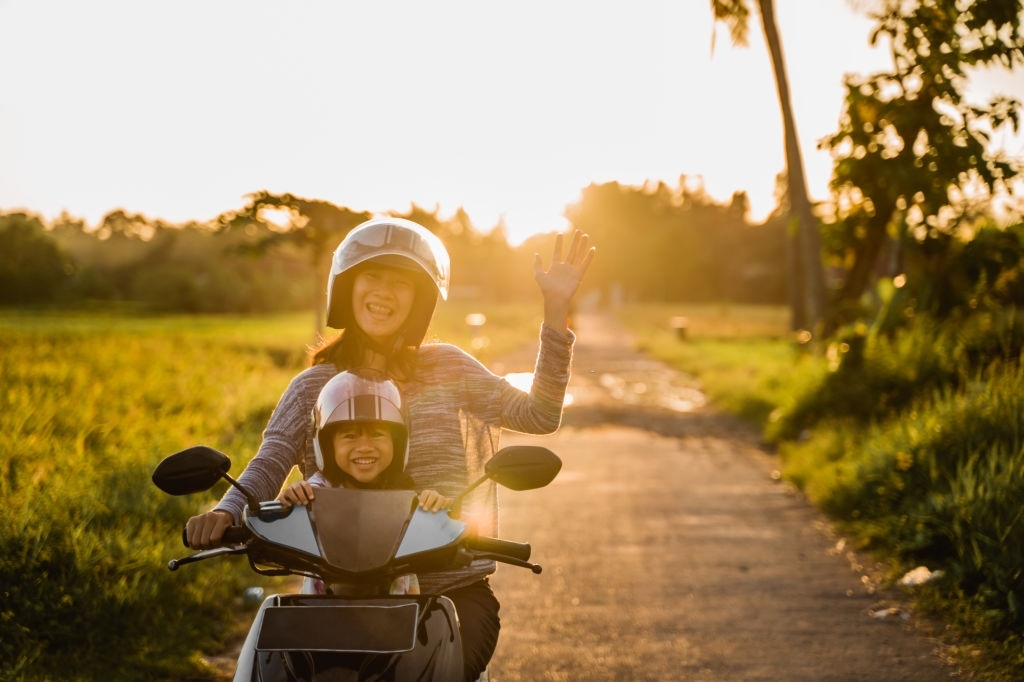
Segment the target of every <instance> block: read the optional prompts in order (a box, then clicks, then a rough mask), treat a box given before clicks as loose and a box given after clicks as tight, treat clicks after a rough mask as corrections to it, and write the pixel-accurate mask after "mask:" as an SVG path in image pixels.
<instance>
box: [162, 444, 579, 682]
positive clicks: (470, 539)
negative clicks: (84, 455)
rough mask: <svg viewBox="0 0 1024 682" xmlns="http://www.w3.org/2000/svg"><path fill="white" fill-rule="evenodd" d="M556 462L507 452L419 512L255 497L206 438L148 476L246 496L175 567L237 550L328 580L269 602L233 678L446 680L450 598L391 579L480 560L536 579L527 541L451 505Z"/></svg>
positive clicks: (453, 656)
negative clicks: (473, 524) (227, 522)
mask: <svg viewBox="0 0 1024 682" xmlns="http://www.w3.org/2000/svg"><path fill="white" fill-rule="evenodd" d="M561 466H562V462H561V460H560V459H559V458H558V456H557V455H555V454H554V453H553V452H551V451H550V450H548V449H546V448H543V447H539V446H529V445H514V446H509V447H505V448H502V449H501V450H499V451H498V452H497V453H495V455H494V457H492V458H491V459H490V461H488V462H487V465H486V467H485V469H484V475H483V476H481V477H480V478H479V479H478V480H476V481H474V482H472V483H471V484H470V485H469V486H468V487H467V488H466V489H465V490H464V491H463V492H462V493H461V494H460V495H459V496H458V497H457V498H456V499H455V502H454V503H453V504H452V507H451V508H452V509H453V510H455V511H453V512H451V513H449V512H448V511H440V512H427V511H424V510H422V509H420V508H419V506H418V504H417V499H416V493H415V492H413V491H411V490H361V489H350V488H321V489H318V490H317V493H316V499H315V500H313V501H312V502H310V504H309V505H293V506H291V507H286V506H284V505H283V504H282V503H281V502H279V501H277V500H270V501H260V500H257V499H255V497H254V496H253V494H252V493H251V492H249V491H248V490H246V489H245V488H244V487H243V486H242V485H241V484H239V483H238V481H236V480H234V479H233V478H232V477H231V476H229V475H228V471H229V470H230V468H231V460H230V458H228V456H227V455H225V454H223V453H221V452H218V451H217V450H215V449H213V448H210V447H207V446H203V445H198V446H194V447H191V448H188V449H186V450H182V451H181V452H177V453H175V454H173V455H169V456H168V457H166V458H165V459H164V460H163V461H161V462H160V464H159V465H158V466H157V468H156V469H155V470H154V472H153V475H152V478H153V482H154V483H155V484H156V486H157V487H158V488H160V489H161V490H162V491H164V492H165V493H168V494H170V495H188V494H192V493H197V492H202V491H206V490H209V489H210V488H212V487H213V486H214V485H215V484H216V483H217V482H218V481H220V480H222V479H223V480H226V481H227V482H228V483H229V484H231V485H232V486H234V487H236V488H238V489H239V490H240V491H241V492H242V493H243V494H244V495H245V496H246V500H247V505H246V509H245V512H244V515H243V520H242V524H241V525H240V526H232V527H230V528H228V529H227V532H226V533H225V535H224V539H223V541H222V546H220V547H216V548H213V549H207V550H202V551H198V552H196V553H194V554H192V555H190V556H186V557H184V558H178V559H172V560H171V561H169V562H168V568H169V569H170V570H172V571H174V570H177V569H178V568H180V567H181V566H184V565H185V564H189V563H194V562H197V561H205V560H209V559H215V558H220V557H233V556H244V557H246V558H247V559H248V561H249V565H250V567H251V568H252V570H253V571H255V572H256V573H258V574H261V575H268V576H280V575H297V576H304V577H306V578H307V579H314V580H321V581H323V584H324V585H325V586H326V587H327V589H326V590H325V591H326V592H327V594H306V593H305V590H304V591H303V592H302V593H288V594H274V595H270V596H268V597H267V598H266V599H264V601H263V603H262V605H261V606H260V607H259V609H258V611H257V613H256V615H255V617H254V618H253V622H252V625H251V626H250V629H249V633H248V635H247V637H246V640H245V643H244V644H243V646H242V650H241V653H240V654H239V657H238V660H237V663H236V668H235V673H234V678H233V679H234V680H235V682H255V681H260V682H292V681H295V680H311V681H312V680H317V681H325V680H331V681H335V680H338V681H341V680H344V681H345V682H350V681H351V682H355V681H359V682H363V681H366V682H369V681H370V680H380V681H388V682H403V681H404V680H423V681H428V680H445V681H449V680H459V679H461V677H462V674H463V673H462V669H463V661H462V640H461V637H460V633H459V620H458V613H456V610H455V607H454V605H453V604H452V602H451V600H449V599H448V598H447V597H444V596H443V595H431V594H401V595H396V594H391V593H390V587H391V585H392V583H393V581H394V580H395V579H396V578H400V577H401V576H408V575H409V574H415V573H418V572H424V571H435V570H443V569H445V568H454V567H461V566H467V565H468V564H469V562H471V561H473V560H475V559H490V560H493V561H498V562H502V563H505V564H510V565H512V566H519V567H523V568H528V569H530V570H531V571H533V572H534V573H538V574H539V573H540V572H541V567H540V566H539V565H537V564H533V563H530V562H529V559H530V554H531V551H532V550H531V547H530V545H529V544H527V543H520V542H512V541H508V540H502V539H499V538H493V537H483V536H480V535H478V534H476V533H474V532H472V531H471V530H470V529H469V528H468V526H467V524H466V523H464V522H463V521H461V520H459V519H458V514H457V510H458V509H459V507H460V506H461V502H462V500H463V499H464V498H465V496H466V495H467V494H468V493H469V492H471V491H472V490H473V489H475V488H476V487H478V486H479V485H480V484H482V483H484V482H485V481H487V480H491V481H494V482H495V483H497V484H498V485H500V486H502V487H505V488H508V489H510V490H532V489H535V488H541V487H544V486H546V485H547V484H548V483H550V482H551V481H552V480H553V479H554V478H555V476H556V475H557V474H558V472H559V470H560V469H561ZM182 539H183V541H185V537H184V532H183V537H182ZM185 544H186V546H187V544H188V543H187V541H186V542H185Z"/></svg>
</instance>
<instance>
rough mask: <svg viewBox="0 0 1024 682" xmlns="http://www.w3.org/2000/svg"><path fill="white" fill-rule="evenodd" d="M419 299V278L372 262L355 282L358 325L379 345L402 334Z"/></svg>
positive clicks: (353, 295) (358, 274) (354, 309)
mask: <svg viewBox="0 0 1024 682" xmlns="http://www.w3.org/2000/svg"><path fill="white" fill-rule="evenodd" d="M415 298H416V278H415V275H413V274H412V273H411V272H407V271H405V270H401V269H399V268H390V267H388V266H386V265H375V264H373V263H370V264H369V265H365V266H363V267H362V268H360V269H359V271H358V272H356V275H355V278H354V280H353V283H352V312H353V316H354V317H355V322H356V324H357V325H359V328H360V329H362V330H363V332H364V333H365V334H366V335H367V336H369V337H370V338H371V339H373V340H374V341H377V342H378V343H384V342H386V341H388V340H390V339H391V338H392V337H394V335H395V334H397V333H398V331H399V330H400V329H401V328H402V326H403V325H404V324H405V320H406V318H408V317H409V312H410V311H411V310H412V304H413V301H414V299H415Z"/></svg>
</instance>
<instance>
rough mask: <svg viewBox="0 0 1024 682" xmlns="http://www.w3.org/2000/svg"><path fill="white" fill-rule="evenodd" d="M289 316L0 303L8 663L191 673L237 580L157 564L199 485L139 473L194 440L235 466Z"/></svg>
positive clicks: (271, 388)
mask: <svg viewBox="0 0 1024 682" xmlns="http://www.w3.org/2000/svg"><path fill="white" fill-rule="evenodd" d="M305 327H306V325H304V324H303V325H297V324H296V319H295V318H290V319H289V320H288V321H286V324H277V325H276V326H271V325H269V324H267V323H263V324H262V325H259V324H256V323H255V322H253V321H244V320H234V319H222V320H213V319H210V318H187V319H185V318H183V319H173V318H172V319H152V320H143V319H138V318H131V317H115V316H103V317H92V316H71V315H67V314H64V315H60V316H56V315H47V314H34V315H30V314H5V315H3V316H2V317H0V348H3V351H2V353H3V362H2V363H0V382H2V383H3V385H4V386H5V387H6V388H5V391H4V392H3V394H2V395H0V408H2V409H0V420H2V428H0V452H3V453H5V455H4V458H3V461H2V471H0V496H2V497H3V499H4V503H5V508H6V509H7V513H6V514H5V515H4V517H3V520H2V521H0V585H3V587H2V588H0V589H2V591H3V597H2V599H0V670H3V671H4V673H3V674H4V675H8V676H10V677H9V678H8V679H28V680H31V679H82V680H87V679H109V680H137V679H162V678H169V677H172V676H174V677H177V676H179V675H181V676H192V677H193V679H197V678H198V677H199V676H200V675H201V673H202V666H201V664H200V663H199V660H198V655H199V653H200V652H201V651H203V650H207V651H208V650H209V649H208V647H217V646H218V644H220V643H221V641H222V637H223V633H224V632H225V631H226V626H227V625H228V624H230V622H231V619H232V617H233V612H234V610H235V608H236V607H235V605H234V602H235V597H236V595H238V594H239V593H240V589H241V587H242V586H243V585H244V584H245V583H246V582H247V581H250V580H251V578H250V577H249V575H248V571H247V569H243V566H242V565H241V564H237V565H235V566H233V567H231V569H230V570H225V567H226V565H222V566H218V567H210V568H206V567H189V568H190V569H193V568H194V569H195V570H183V571H180V572H177V573H171V572H170V571H168V570H167V569H166V568H165V563H166V561H167V559H169V558H170V557H173V556H177V555H181V554H182V552H183V548H182V547H181V539H180V538H181V527H182V523H183V521H184V519H186V518H187V517H188V516H189V515H191V514H193V513H195V512H196V511H199V510H201V509H203V508H205V507H207V506H208V505H209V504H210V503H211V502H212V500H213V498H212V497H210V498H203V499H191V498H167V497H166V496H163V495H161V494H158V492H157V491H156V489H155V488H154V487H153V486H152V484H151V483H149V474H150V472H151V471H152V469H153V467H154V466H155V465H156V463H157V462H158V461H159V460H160V459H161V458H162V457H163V456H165V455H167V454H169V453H170V452H173V451H175V450H178V449H181V448H182V447H185V446H188V445H192V444H194V443H196V442H206V443H209V444H211V445H214V446H215V447H218V448H221V449H223V450H225V451H226V452H229V453H232V454H233V455H234V456H235V459H236V464H235V466H236V467H237V466H239V464H240V463H241V461H242V460H244V456H245V455H246V454H250V453H251V452H253V451H254V449H255V444H256V443H257V442H258V438H259V433H260V430H261V429H262V425H263V424H264V423H265V421H266V418H267V416H268V415H269V413H270V410H271V409H272V408H273V406H274V403H275V401H276V398H277V394H278V393H279V392H280V391H281V390H283V388H284V385H285V384H286V382H287V381H288V379H289V378H290V376H291V374H292V373H293V372H294V371H295V369H296V368H297V367H298V366H300V365H301V364H302V363H303V361H304V358H303V353H302V344H303V342H304V341H303V339H304V335H303V334H300V333H299V332H298V330H303V331H304V330H305ZM283 349H287V350H288V351H289V352H287V353H282V352H281V351H282V350H283ZM295 350H297V351H298V352H293V351H295ZM198 497H200V498H201V497H202V496H198Z"/></svg>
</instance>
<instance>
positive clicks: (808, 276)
mask: <svg viewBox="0 0 1024 682" xmlns="http://www.w3.org/2000/svg"><path fill="white" fill-rule="evenodd" d="M757 7H758V11H759V12H760V15H761V28H762V30H763V32H764V37H765V43H766V44H767V46H768V52H769V54H770V55H771V60H772V71H773V72H774V74H775V86H776V90H777V91H778V96H779V108H780V110H781V113H782V126H783V131H784V142H785V151H786V189H787V192H786V196H787V197H788V200H789V214H790V216H791V218H792V225H793V229H792V230H791V231H790V236H789V240H790V248H789V249H788V253H789V254H790V257H789V265H790V306H791V310H792V313H791V320H790V326H791V328H792V329H794V330H795V329H810V330H814V329H815V328H817V327H818V326H819V325H820V323H821V322H822V320H823V319H824V317H825V315H826V313H827V309H826V305H827V296H826V291H825V276H824V270H823V267H822V250H821V234H820V231H819V230H820V228H819V226H818V220H817V218H816V217H815V216H814V212H813V210H812V207H811V199H810V196H809V195H808V192H807V179H806V175H805V173H804V163H803V157H802V156H801V154H800V141H799V138H798V136H797V131H796V117H795V115H794V114H793V103H792V100H791V97H790V92H789V77H788V76H787V73H786V64H785V59H784V57H783V52H782V38H781V37H780V36H779V31H778V26H777V25H776V22H775V5H774V1H773V0H758V2H757ZM711 9H712V12H713V13H714V18H715V20H716V21H722V22H724V23H725V24H726V25H727V26H728V27H729V34H730V36H731V38H732V41H733V44H736V45H745V44H746V42H747V31H748V21H749V18H750V14H751V10H750V7H749V6H748V2H747V0H711Z"/></svg>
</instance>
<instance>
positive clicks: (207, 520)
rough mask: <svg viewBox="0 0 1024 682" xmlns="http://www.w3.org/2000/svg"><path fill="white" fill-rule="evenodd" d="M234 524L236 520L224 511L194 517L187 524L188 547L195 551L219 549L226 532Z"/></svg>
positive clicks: (217, 510) (218, 510) (214, 511)
mask: <svg viewBox="0 0 1024 682" xmlns="http://www.w3.org/2000/svg"><path fill="white" fill-rule="evenodd" d="M234 522H235V519H234V517H232V516H231V513H230V512H226V511H224V510H222V509H215V510H213V511H208V512H206V513H205V514H200V515H198V516H193V517H192V518H190V519H189V520H188V523H187V524H185V538H186V539H187V540H188V546H189V547H192V548H194V549H210V548H212V547H218V546H219V545H220V544H221V540H222V539H223V537H224V531H225V530H226V529H227V528H228V526H230V525H232V524H233V523H234Z"/></svg>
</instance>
